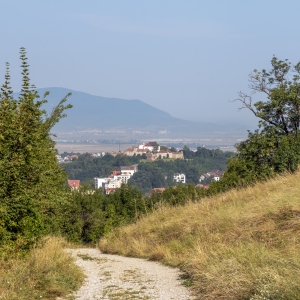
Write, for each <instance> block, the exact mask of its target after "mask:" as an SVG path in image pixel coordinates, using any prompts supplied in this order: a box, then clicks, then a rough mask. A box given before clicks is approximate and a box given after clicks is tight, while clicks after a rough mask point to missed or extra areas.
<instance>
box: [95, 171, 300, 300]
mask: <svg viewBox="0 0 300 300" xmlns="http://www.w3.org/2000/svg"><path fill="white" fill-rule="evenodd" d="M299 181H300V172H298V173H296V174H292V175H290V174H288V175H285V176H278V177H277V178H275V179H272V180H270V181H268V182H265V183H258V184H256V185H255V186H252V187H248V188H245V189H240V190H232V191H229V192H227V193H224V194H220V195H218V196H214V197H211V198H206V199H202V200H201V201H199V202H196V203H192V202H190V203H189V204H187V205H186V206H178V207H161V208H160V209H159V210H157V211H156V212H154V213H153V214H150V215H148V216H145V217H143V218H141V219H140V220H139V221H137V222H136V223H135V224H132V225H129V226H126V227H122V228H120V229H117V230H114V231H113V232H111V233H109V234H108V235H106V236H105V237H104V238H103V239H101V240H100V249H101V250H103V251H105V252H107V253H118V254H122V255H127V256H135V257H144V258H149V259H152V260H158V261H161V262H163V263H165V264H168V265H172V266H180V267H181V268H182V269H183V270H184V271H185V272H187V274H188V275H189V282H190V283H191V284H193V288H194V290H195V292H196V294H197V295H198V298H199V299H206V300H214V299H220V300H231V299H232V300H263V299H272V300H283V299H289V300H298V299H300V201H299V194H300V185H299Z"/></svg>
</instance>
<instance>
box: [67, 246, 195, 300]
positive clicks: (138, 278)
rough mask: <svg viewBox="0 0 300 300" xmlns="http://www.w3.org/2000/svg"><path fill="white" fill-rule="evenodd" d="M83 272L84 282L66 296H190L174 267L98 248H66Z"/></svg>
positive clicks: (113, 299)
mask: <svg viewBox="0 0 300 300" xmlns="http://www.w3.org/2000/svg"><path fill="white" fill-rule="evenodd" d="M67 251H68V252H69V253H70V254H71V255H72V256H73V257H74V258H75V259H76V263H77V265H79V266H80V267H81V268H82V269H83V270H84V273H85V275H86V280H85V283H84V285H83V286H82V287H81V289H80V290H78V291H77V292H75V293H74V294H72V295H71V296H69V298H67V299H78V300H94V299H99V300H100V299H101V300H102V299H108V300H125V299H126V300H127V299H128V300H129V299H149V300H156V299H159V300H171V299H173V300H192V299H194V298H193V297H192V296H191V293H190V292H189V290H188V289H187V288H186V287H184V286H183V285H182V281H180V279H179V277H180V275H181V273H180V271H179V270H178V269H174V268H169V267H166V266H163V265H161V264H159V263H156V262H152V261H147V260H143V259H138V258H129V257H123V256H117V255H109V254H103V253H101V252H100V251H99V250H98V249H89V248H82V249H68V250H67Z"/></svg>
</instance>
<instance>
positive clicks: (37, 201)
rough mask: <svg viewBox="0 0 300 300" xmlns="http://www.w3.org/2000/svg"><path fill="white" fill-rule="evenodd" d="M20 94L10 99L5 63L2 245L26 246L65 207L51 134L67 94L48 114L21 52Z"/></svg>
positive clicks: (0, 145) (0, 140)
mask: <svg viewBox="0 0 300 300" xmlns="http://www.w3.org/2000/svg"><path fill="white" fill-rule="evenodd" d="M20 55H21V56H20V58H21V62H22V65H21V67H22V75H23V78H22V81H23V83H22V89H21V94H20V96H19V98H18V99H14V97H13V91H12V89H11V88H10V73H9V64H7V69H6V75H5V82H4V84H3V85H2V88H1V93H0V244H3V243H13V242H15V241H18V245H19V246H20V247H21V248H26V247H28V246H29V245H30V244H31V243H32V242H34V241H35V240H36V238H37V237H39V236H40V235H41V234H43V233H44V232H45V231H47V230H48V231H49V230H50V227H52V226H53V225H54V223H55V222H54V221H53V220H54V219H53V218H54V217H56V216H57V213H58V211H59V210H61V209H63V207H64V206H65V205H67V201H66V192H65V191H64V186H65V182H66V174H65V173H64V172H63V171H62V169H61V167H60V166H59V165H58V164H57V160H56V157H55V155H56V149H55V143H54V141H53V140H52V138H51V133H50V131H51V129H52V128H53V126H54V125H55V124H56V123H57V122H58V121H59V120H60V119H61V118H63V117H65V114H64V111H65V109H68V108H70V107H71V106H70V105H64V103H65V102H66V100H67V97H68V96H69V94H68V95H67V96H66V97H65V98H63V99H62V100H61V101H60V102H59V103H58V105H57V106H56V107H55V108H54V109H53V111H52V113H51V114H50V115H47V114H46V112H45V111H44V110H43V109H42V105H43V104H44V103H46V102H47V100H46V99H45V98H46V97H47V95H48V93H45V95H44V97H43V98H42V99H41V100H40V98H39V95H38V93H37V91H36V90H35V87H34V86H32V85H30V80H29V70H28V67H29V66H28V63H27V57H26V52H25V49H24V48H21V50H20Z"/></svg>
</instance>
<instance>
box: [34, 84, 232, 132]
mask: <svg viewBox="0 0 300 300" xmlns="http://www.w3.org/2000/svg"><path fill="white" fill-rule="evenodd" d="M46 91H49V92H50V95H49V96H48V97H47V99H48V104H47V105H45V109H46V110H47V111H51V110H52V108H53V107H54V106H55V105H56V104H57V103H58V102H59V101H60V99H62V98H63V97H64V96H65V95H66V94H67V93H69V92H71V93H72V96H71V97H70V98H69V100H68V102H69V103H71V104H72V105H73V108H72V109H70V110H68V111H67V115H68V117H67V118H66V119H64V120H62V121H61V122H59V123H58V124H57V125H56V127H55V129H56V130H72V129H73V130H84V129H96V128H97V129H98V128H99V129H112V128H114V129H117V128H122V129H129V130H149V131H157V130H164V129H166V130H168V131H170V132H178V133H183V132H213V131H224V130H228V128H226V127H224V126H221V125H217V124H213V123H200V122H192V121H186V120H182V119H179V118H174V117H172V116H171V115H170V114H168V113H167V112H165V111H162V110H160V109H157V108H155V107H153V106H151V105H149V104H146V103H144V102H143V101H141V100H136V99H135V100H125V99H118V98H107V97H101V96H93V95H90V94H87V93H83V92H78V91H73V90H70V89H66V88H57V87H50V88H41V89H38V92H39V94H40V96H42V95H43V94H44V93H45V92H46ZM230 129H232V126H230Z"/></svg>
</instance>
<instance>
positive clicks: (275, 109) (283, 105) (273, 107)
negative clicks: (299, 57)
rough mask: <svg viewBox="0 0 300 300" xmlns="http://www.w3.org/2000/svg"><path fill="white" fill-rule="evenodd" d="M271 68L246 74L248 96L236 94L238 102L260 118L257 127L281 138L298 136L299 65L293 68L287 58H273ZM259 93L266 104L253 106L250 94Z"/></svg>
mask: <svg viewBox="0 0 300 300" xmlns="http://www.w3.org/2000/svg"><path fill="white" fill-rule="evenodd" d="M271 65H272V68H271V69H270V70H269V71H267V70H265V69H263V70H262V71H257V70H254V71H253V73H252V74H250V75H249V82H250V85H249V87H250V89H251V94H247V93H243V92H240V93H239V97H238V99H236V100H237V101H240V102H241V103H242V107H241V109H243V108H247V109H249V110H250V111H251V112H252V113H253V114H254V115H255V116H256V117H258V118H259V119H260V121H259V128H263V129H265V130H267V129H268V128H270V127H272V128H273V129H274V130H275V131H276V133H278V134H280V135H282V134H284V135H290V134H297V133H298V131H299V126H300V62H299V63H297V64H296V65H294V66H293V65H292V64H291V63H290V62H289V61H288V60H287V59H286V60H284V61H283V60H278V59H277V58H276V57H273V58H272V60H271ZM256 93H261V94H263V95H264V96H265V97H266V101H257V102H255V103H253V101H254V100H253V95H254V94H256Z"/></svg>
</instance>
